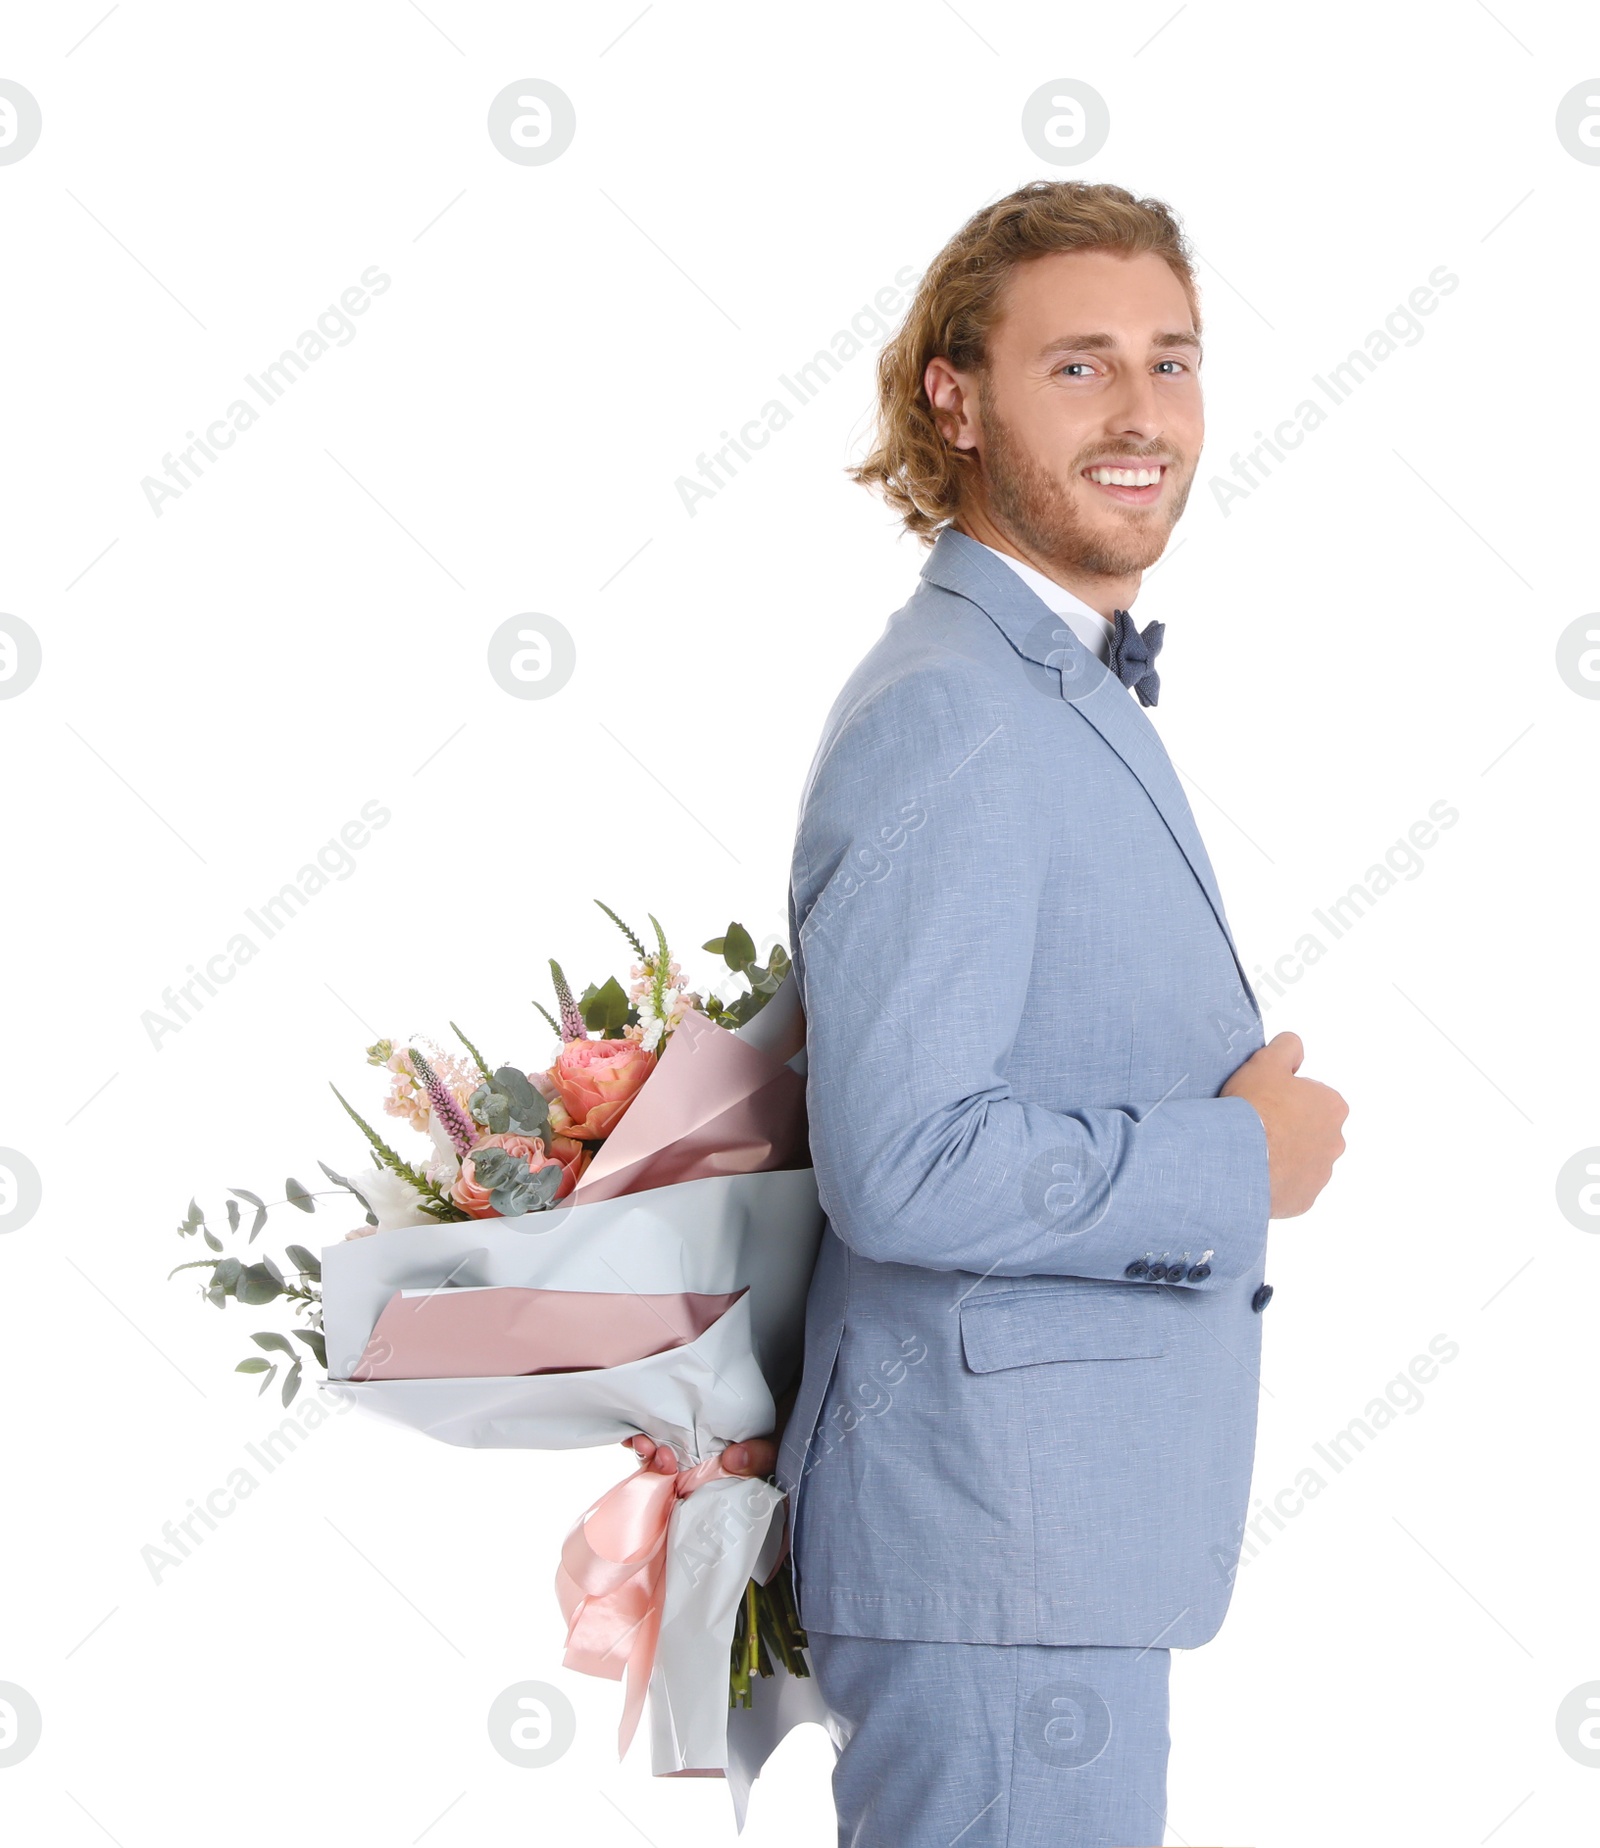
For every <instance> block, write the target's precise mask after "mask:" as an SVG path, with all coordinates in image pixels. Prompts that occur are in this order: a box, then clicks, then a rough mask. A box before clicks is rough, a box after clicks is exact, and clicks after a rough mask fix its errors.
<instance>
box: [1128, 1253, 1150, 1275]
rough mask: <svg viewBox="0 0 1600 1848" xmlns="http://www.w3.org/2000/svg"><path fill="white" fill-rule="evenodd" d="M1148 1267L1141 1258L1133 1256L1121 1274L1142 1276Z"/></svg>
mask: <svg viewBox="0 0 1600 1848" xmlns="http://www.w3.org/2000/svg"><path fill="white" fill-rule="evenodd" d="M1149 1268H1150V1266H1149V1265H1148V1264H1146V1263H1145V1261H1144V1259H1143V1258H1135V1259H1134V1261H1133V1262H1132V1263H1131V1264H1130V1265H1129V1266H1128V1268H1127V1269H1126V1270H1125V1271H1124V1272H1123V1273H1122V1274H1123V1276H1124V1277H1142V1276H1143V1275H1144V1274H1145V1272H1146V1271H1147V1270H1149Z"/></svg>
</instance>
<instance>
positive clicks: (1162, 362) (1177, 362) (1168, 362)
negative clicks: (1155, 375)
mask: <svg viewBox="0 0 1600 1848" xmlns="http://www.w3.org/2000/svg"><path fill="white" fill-rule="evenodd" d="M1163 366H1171V367H1172V369H1173V372H1174V374H1176V373H1178V372H1182V371H1184V370H1186V368H1185V366H1184V363H1183V361H1182V360H1181V359H1158V360H1157V361H1156V370H1157V371H1158V372H1159V371H1160V370H1161V368H1162V367H1163Z"/></svg>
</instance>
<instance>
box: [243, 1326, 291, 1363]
mask: <svg viewBox="0 0 1600 1848" xmlns="http://www.w3.org/2000/svg"><path fill="white" fill-rule="evenodd" d="M250 1339H251V1340H252V1341H253V1342H254V1343H255V1344H256V1346H257V1347H258V1348H266V1349H267V1350H268V1352H269V1353H273V1354H287V1355H288V1356H289V1358H290V1359H291V1360H298V1359H299V1356H298V1355H297V1354H296V1353H295V1351H294V1349H293V1348H292V1347H290V1345H289V1342H288V1338H287V1337H286V1336H284V1335H280V1334H279V1333H278V1332H277V1331H276V1330H275V1329H269V1330H268V1331H267V1332H266V1333H265V1334H264V1335H252V1336H251V1337H250Z"/></svg>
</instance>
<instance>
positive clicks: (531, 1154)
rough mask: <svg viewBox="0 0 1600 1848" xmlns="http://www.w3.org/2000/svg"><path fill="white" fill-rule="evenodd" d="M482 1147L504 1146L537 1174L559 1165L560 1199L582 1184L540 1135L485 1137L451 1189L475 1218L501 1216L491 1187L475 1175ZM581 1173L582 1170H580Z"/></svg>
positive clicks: (467, 1157) (463, 1164)
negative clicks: (491, 1197) (491, 1198)
mask: <svg viewBox="0 0 1600 1848" xmlns="http://www.w3.org/2000/svg"><path fill="white" fill-rule="evenodd" d="M479 1149H504V1150H505V1152H506V1153H507V1154H508V1155H520V1156H522V1157H523V1158H524V1160H525V1161H526V1162H527V1164H528V1172H529V1173H530V1174H537V1173H538V1172H539V1170H540V1169H541V1168H553V1167H559V1168H561V1169H562V1170H563V1173H562V1176H561V1185H560V1186H559V1187H558V1188H557V1189H556V1195H555V1197H556V1198H557V1199H558V1200H559V1199H561V1198H562V1197H563V1195H565V1194H569V1193H571V1192H572V1190H573V1188H574V1187H576V1186H577V1184H578V1177H577V1174H574V1173H573V1170H572V1167H571V1166H570V1165H569V1164H568V1163H567V1162H564V1161H562V1160H561V1159H560V1157H559V1156H556V1155H547V1154H546V1153H545V1149H544V1142H543V1140H542V1138H540V1137H538V1136H512V1135H505V1136H485V1137H484V1138H483V1140H482V1141H481V1142H478V1143H475V1144H474V1145H473V1147H472V1149H471V1150H470V1151H469V1152H468V1153H467V1154H466V1155H463V1156H462V1158H461V1172H460V1173H459V1174H458V1175H457V1176H456V1178H455V1183H454V1185H453V1186H452V1187H451V1189H450V1198H451V1199H452V1200H453V1201H454V1202H455V1204H456V1205H457V1206H459V1207H460V1208H461V1210H462V1211H463V1212H464V1213H469V1214H471V1216H472V1217H473V1218H474V1219H498V1218H499V1217H500V1215H499V1214H498V1213H497V1212H496V1211H495V1210H494V1208H493V1207H492V1206H491V1205H490V1204H489V1189H488V1188H487V1187H480V1186H479V1185H478V1183H477V1181H476V1180H475V1179H474V1178H473V1172H472V1157H473V1155H475V1154H476V1153H477V1152H478V1150H479ZM578 1172H579V1173H581V1172H582V1170H581V1169H580V1170H579V1171H578Z"/></svg>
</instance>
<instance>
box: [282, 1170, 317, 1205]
mask: <svg viewBox="0 0 1600 1848" xmlns="http://www.w3.org/2000/svg"><path fill="white" fill-rule="evenodd" d="M283 1197H284V1199H286V1200H287V1201H288V1202H289V1204H290V1205H291V1206H297V1207H299V1209H300V1211H301V1212H302V1213H314V1212H315V1211H316V1210H317V1203H316V1201H315V1200H314V1199H313V1198H312V1197H311V1195H310V1193H309V1192H308V1191H307V1190H306V1189H305V1188H304V1187H302V1186H301V1185H300V1183H299V1182H298V1181H297V1180H296V1179H295V1178H294V1176H293V1175H292V1174H291V1175H290V1176H289V1178H288V1180H286V1181H285V1182H284V1184H283Z"/></svg>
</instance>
